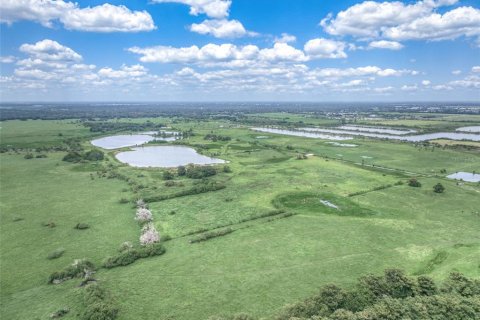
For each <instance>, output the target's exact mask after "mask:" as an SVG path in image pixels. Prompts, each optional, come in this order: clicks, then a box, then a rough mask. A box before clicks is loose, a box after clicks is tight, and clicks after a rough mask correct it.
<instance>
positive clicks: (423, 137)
mask: <svg viewBox="0 0 480 320" xmlns="http://www.w3.org/2000/svg"><path fill="white" fill-rule="evenodd" d="M302 130H305V131H308V132H322V133H333V134H344V135H352V136H362V137H372V138H380V139H390V140H402V141H410V142H420V141H428V140H434V139H451V140H471V141H480V134H470V133H459V132H435V133H426V134H417V135H411V136H404V135H390V134H377V133H368V132H360V131H350V130H338V129H322V128H302Z"/></svg>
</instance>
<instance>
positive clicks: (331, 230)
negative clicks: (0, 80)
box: [0, 113, 480, 320]
mask: <svg viewBox="0 0 480 320" xmlns="http://www.w3.org/2000/svg"><path fill="white" fill-rule="evenodd" d="M465 119H470V118H468V117H457V116H455V115H445V114H443V115H442V116H441V117H435V118H434V120H403V119H398V120H376V121H373V120H365V121H364V122H363V123H364V124H369V125H372V124H373V125H377V124H378V125H382V126H396V127H399V128H402V127H409V128H415V129H417V130H419V131H428V132H431V131H434V130H446V129H451V128H456V127H459V126H461V125H462V124H460V125H459V124H458V122H461V121H465ZM471 119H474V120H475V121H477V120H478V117H477V118H471ZM278 121H282V123H281V124H279V125H284V126H290V127H291V126H293V125H295V126H299V121H303V122H302V123H303V124H304V125H307V124H310V125H315V126H336V125H339V124H340V122H339V121H338V120H337V119H335V118H331V117H322V116H314V115H308V116H305V115H304V114H302V113H298V114H294V113H289V114H286V113H272V114H269V113H251V114H247V115H246V116H245V117H244V118H243V122H242V120H240V121H230V120H227V119H215V118H214V117H211V118H209V117H204V118H200V119H189V118H182V116H163V117H158V118H148V117H145V118H136V119H133V120H132V119H115V120H109V121H106V123H107V124H108V123H134V124H140V125H143V124H145V123H150V124H162V125H163V126H164V127H168V128H169V129H168V130H172V131H177V132H185V134H184V135H183V139H180V140H177V141H173V142H162V143H160V142H158V143H153V144H151V145H159V146H161V145H185V146H189V147H192V148H194V149H195V150H197V151H198V152H199V153H201V154H203V155H206V156H212V157H216V158H220V159H223V160H226V161H228V163H227V164H219V165H215V166H214V168H216V174H214V175H212V176H209V177H206V178H203V179H192V178H190V177H188V176H184V175H180V176H179V175H177V169H164V168H133V167H129V166H127V165H125V164H122V163H120V162H119V161H118V160H117V159H116V158H115V154H116V153H117V152H118V150H113V151H112V150H103V152H104V153H105V157H104V158H103V160H98V161H90V160H88V161H87V160H82V161H74V162H70V161H63V160H62V159H64V157H65V155H66V154H68V153H69V152H72V148H75V150H81V151H79V152H86V151H88V150H92V149H95V148H94V147H93V146H92V145H91V144H90V141H91V140H92V139H93V138H97V137H100V136H109V135H112V134H117V133H127V134H128V133H131V132H132V131H130V130H123V129H121V130H116V131H114V132H113V131H111V132H103V133H102V132H94V131H92V130H89V128H88V126H87V125H86V122H84V121H77V120H75V119H74V120H61V121H57V120H26V121H18V120H9V121H3V122H1V123H0V127H1V129H0V141H1V146H2V153H1V154H0V161H1V162H0V164H1V167H0V170H1V171H0V177H1V192H0V209H1V222H2V223H1V225H0V244H1V251H0V263H1V268H0V285H1V292H0V300H1V310H0V318H2V319H47V318H49V315H50V314H51V313H52V312H54V311H56V310H58V309H60V308H63V307H68V309H69V310H70V311H69V312H68V313H67V314H66V315H65V316H64V317H63V318H64V319H76V318H77V317H78V315H80V314H82V313H83V310H84V308H85V305H84V300H83V290H85V289H84V288H83V287H79V281H80V280H79V279H70V280H67V281H64V282H61V283H59V284H49V283H48V278H49V275H50V274H51V273H52V272H54V271H58V270H61V269H63V268H64V267H66V266H68V265H69V264H71V263H72V262H73V261H74V260H75V259H84V258H85V259H88V260H89V261H91V262H92V263H93V264H95V266H97V271H96V273H95V274H94V277H95V279H96V282H97V283H99V284H101V285H102V286H103V287H105V288H106V290H108V292H109V294H110V295H111V296H112V299H113V301H114V302H115V304H116V305H117V306H118V309H119V313H118V319H125V320H127V319H132V320H133V319H179V320H183V319H185V320H187V319H208V318H209V317H210V316H214V315H220V314H224V315H233V314H236V313H240V312H245V313H248V314H250V315H252V316H254V317H259V318H265V319H272V318H274V317H275V315H276V314H278V312H279V311H280V310H281V309H282V308H283V307H284V306H285V305H286V304H291V303H294V302H297V301H299V300H302V299H305V298H307V297H309V296H310V295H312V294H314V293H315V292H317V290H318V289H319V288H320V287H321V286H322V285H325V284H328V283H337V284H339V285H342V286H345V287H347V288H348V287H351V286H352V285H353V284H354V282H355V281H356V279H357V278H358V277H360V276H362V275H365V274H368V273H373V274H380V273H381V272H382V271H383V270H384V269H387V268H392V267H394V268H400V269H403V270H405V272H406V273H407V274H409V275H428V276H430V277H432V278H433V279H435V280H442V279H445V278H446V277H447V276H448V274H449V273H450V272H452V271H458V272H461V273H463V274H464V275H465V276H468V277H470V278H474V279H479V278H480V265H479V262H480V233H479V230H480V184H479V183H467V182H459V181H454V180H450V179H447V178H446V176H447V175H448V174H451V173H455V172H458V171H465V172H477V173H478V172H480V152H479V149H478V145H477V144H472V143H466V145H467V146H469V147H470V148H466V147H458V146H456V145H455V144H454V143H450V142H449V141H450V140H445V141H444V140H442V141H441V142H438V144H435V143H428V142H425V143H417V144H413V143H406V142H394V141H384V140H375V139H369V138H362V137H355V138H353V139H351V140H348V141H347V142H346V143H348V144H354V145H355V147H344V146H339V145H335V144H331V143H329V142H330V141H328V140H322V139H309V138H304V137H293V136H285V135H276V134H269V133H263V132H262V133H260V132H255V131H252V130H251V127H252V123H255V124H256V123H258V122H267V124H268V125H273V124H276V123H277V124H278ZM475 121H473V122H469V124H468V125H478V124H479V123H480V121H477V122H475ZM93 122H94V123H95V122H96V123H101V122H102V120H94V121H93ZM470 123H473V124H470ZM186 133H188V134H186ZM208 135H215V138H214V139H210V138H209V139H206V137H207V136H208ZM217 137H220V138H218V139H217ZM224 137H228V139H227V138H224ZM72 141H74V142H72ZM148 145H150V144H148ZM124 149H125V150H126V149H128V148H124ZM27 155H32V157H29V156H27ZM38 155H42V157H37V156H38ZM165 171H170V172H172V173H173V177H168V178H167V177H166V175H165V173H164V172H165ZM412 178H415V179H416V180H418V181H419V182H421V187H419V188H418V187H411V186H409V181H410V180H411V179H412ZM168 181H170V183H167V182H168ZM438 183H441V184H442V185H443V186H444V188H445V191H444V192H443V193H436V192H434V191H433V187H434V185H436V184H438ZM211 185H215V186H221V188H220V187H218V188H215V189H208V188H207V186H211ZM199 186H200V187H204V189H205V188H206V191H205V190H204V189H202V190H204V191H202V192H193V191H191V190H199V189H200V187H199ZM187 191H188V192H187ZM138 199H145V201H146V202H147V204H148V207H149V209H150V210H151V212H152V214H153V221H154V222H153V224H154V226H155V228H156V229H157V230H158V231H159V233H160V235H161V236H162V237H165V236H168V238H167V239H168V240H167V239H165V240H163V246H164V247H165V249H166V252H165V253H164V254H162V255H159V256H154V257H149V258H146V259H140V260H138V261H135V262H134V263H132V264H130V265H128V266H122V267H117V268H112V269H108V268H102V267H101V266H102V263H103V262H104V261H105V259H106V258H107V257H109V256H113V255H116V254H118V252H119V247H120V245H121V244H122V243H124V242H127V241H128V242H131V243H133V244H134V245H137V243H138V237H139V235H140V226H139V224H138V223H137V222H136V221H135V220H134V217H135V210H136V209H135V201H136V200H138ZM326 203H329V204H332V205H334V206H328V205H326ZM335 207H336V208H335ZM78 224H87V225H88V228H85V229H82V228H78V227H76V226H77V225H78ZM225 228H229V233H228V234H225V235H223V236H218V237H214V238H211V239H209V240H208V241H201V242H195V243H191V242H190V240H192V239H195V238H196V237H198V236H199V235H202V234H205V233H208V232H215V231H219V230H225ZM56 250H60V251H62V254H61V256H60V257H58V258H56V259H47V257H48V256H49V255H50V254H51V253H52V252H54V251H56Z"/></svg>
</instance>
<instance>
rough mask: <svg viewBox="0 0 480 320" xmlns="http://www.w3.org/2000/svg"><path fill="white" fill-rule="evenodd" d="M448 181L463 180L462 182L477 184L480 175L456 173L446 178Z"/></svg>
mask: <svg viewBox="0 0 480 320" xmlns="http://www.w3.org/2000/svg"><path fill="white" fill-rule="evenodd" d="M447 178H449V179H455V180H463V181H468V182H479V181H480V174H478V173H472V172H462V171H460V172H457V173H454V174H451V175H449V176H447Z"/></svg>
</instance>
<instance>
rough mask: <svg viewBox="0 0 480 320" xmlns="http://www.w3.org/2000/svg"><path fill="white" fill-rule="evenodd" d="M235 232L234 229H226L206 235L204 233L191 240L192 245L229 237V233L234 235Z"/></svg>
mask: <svg viewBox="0 0 480 320" xmlns="http://www.w3.org/2000/svg"><path fill="white" fill-rule="evenodd" d="M234 231H235V230H233V229H232V228H226V229H222V230H217V231H211V232H206V233H203V234H201V235H199V236H198V237H196V238H193V239H190V243H196V242H202V241H207V240H209V239H212V238H216V237H222V236H225V235H227V234H229V233H232V232H234Z"/></svg>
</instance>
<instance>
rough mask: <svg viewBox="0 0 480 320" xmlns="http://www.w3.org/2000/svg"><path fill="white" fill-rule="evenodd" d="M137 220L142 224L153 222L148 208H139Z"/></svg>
mask: <svg viewBox="0 0 480 320" xmlns="http://www.w3.org/2000/svg"><path fill="white" fill-rule="evenodd" d="M135 220H137V221H138V222H140V223H145V222H150V221H152V220H153V216H152V212H151V211H150V210H148V209H146V208H138V209H137V213H136V215H135Z"/></svg>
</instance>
